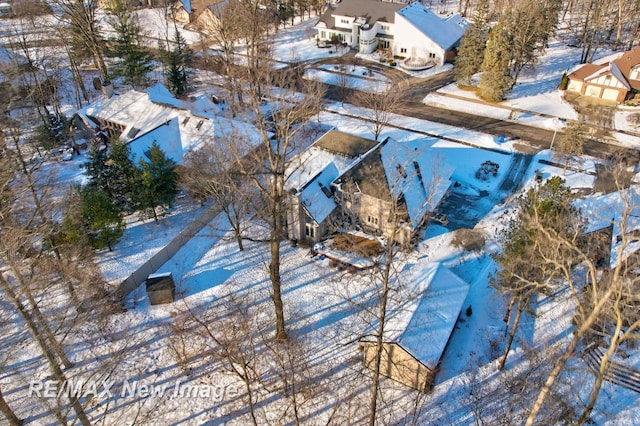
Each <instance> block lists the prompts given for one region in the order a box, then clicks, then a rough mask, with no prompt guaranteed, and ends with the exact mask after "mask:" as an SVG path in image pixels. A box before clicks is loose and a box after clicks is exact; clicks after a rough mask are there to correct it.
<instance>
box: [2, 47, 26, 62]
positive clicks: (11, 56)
mask: <svg viewBox="0 0 640 426" xmlns="http://www.w3.org/2000/svg"><path fill="white" fill-rule="evenodd" d="M27 62H28V61H27V58H26V57H25V56H24V55H22V54H21V53H18V52H14V51H13V50H9V49H7V48H6V47H1V46H0V64H2V65H23V64H26V63H27Z"/></svg>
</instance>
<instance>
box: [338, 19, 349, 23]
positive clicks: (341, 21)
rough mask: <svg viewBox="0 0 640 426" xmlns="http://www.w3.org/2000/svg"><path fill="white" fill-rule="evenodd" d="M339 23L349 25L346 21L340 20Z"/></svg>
mask: <svg viewBox="0 0 640 426" xmlns="http://www.w3.org/2000/svg"><path fill="white" fill-rule="evenodd" d="M340 23H341V24H348V23H349V20H348V19H341V20H340Z"/></svg>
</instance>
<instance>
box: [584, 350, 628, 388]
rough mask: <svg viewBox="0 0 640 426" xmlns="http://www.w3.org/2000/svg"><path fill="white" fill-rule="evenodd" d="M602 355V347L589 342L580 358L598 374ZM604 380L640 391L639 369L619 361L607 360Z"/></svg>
mask: <svg viewBox="0 0 640 426" xmlns="http://www.w3.org/2000/svg"><path fill="white" fill-rule="evenodd" d="M603 356H604V354H603V353H602V349H600V347H599V346H598V345H596V344H591V345H589V346H587V348H586V349H585V350H584V352H583V354H582V359H583V360H584V361H585V362H586V364H587V366H589V369H590V370H591V371H593V372H594V373H595V374H598V373H599V372H600V365H601V363H602V357H603ZM604 380H606V381H607V382H611V383H614V384H616V385H618V386H622V387H623V388H626V389H629V390H632V391H634V392H638V393H640V371H638V370H636V369H635V368H631V367H628V366H626V365H624V364H621V363H619V362H615V361H608V362H607V366H606V369H605V373H604Z"/></svg>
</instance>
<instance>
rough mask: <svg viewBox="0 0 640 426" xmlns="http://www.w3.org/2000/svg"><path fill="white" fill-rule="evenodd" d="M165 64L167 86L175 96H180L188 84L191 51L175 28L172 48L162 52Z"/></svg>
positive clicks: (185, 90)
mask: <svg viewBox="0 0 640 426" xmlns="http://www.w3.org/2000/svg"><path fill="white" fill-rule="evenodd" d="M163 56H164V58H165V65H166V71H165V73H166V79H167V86H168V88H169V90H170V91H171V93H173V94H174V95H175V96H182V95H184V94H185V93H186V92H187V89H188V87H189V86H188V84H189V75H190V73H189V67H190V66H191V62H192V61H191V52H190V51H189V46H187V42H186V40H185V39H184V37H183V36H182V34H181V33H180V31H179V30H178V28H177V27H176V28H175V37H174V40H173V49H172V50H170V51H166V52H164V55H163Z"/></svg>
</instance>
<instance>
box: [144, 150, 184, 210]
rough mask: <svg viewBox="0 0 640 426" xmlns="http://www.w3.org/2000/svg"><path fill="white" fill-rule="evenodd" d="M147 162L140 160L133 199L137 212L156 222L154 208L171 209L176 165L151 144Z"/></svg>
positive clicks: (175, 190)
mask: <svg viewBox="0 0 640 426" xmlns="http://www.w3.org/2000/svg"><path fill="white" fill-rule="evenodd" d="M148 157H149V161H144V160H143V159H142V158H141V159H140V173H138V176H137V177H138V178H137V179H136V181H137V182H136V186H135V188H136V190H135V199H136V206H137V209H138V210H139V211H142V212H144V213H147V214H149V216H151V217H153V218H154V220H155V221H156V222H157V221H158V215H157V212H156V208H157V207H159V206H166V207H171V205H172V203H173V200H174V199H175V197H176V194H177V193H178V184H177V182H178V175H177V173H176V170H175V169H176V164H175V163H174V162H173V160H171V159H170V158H167V156H166V155H165V153H164V152H162V150H161V149H160V148H159V147H158V145H157V144H156V143H155V141H154V142H153V145H151V148H150V149H149V155H148Z"/></svg>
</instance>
